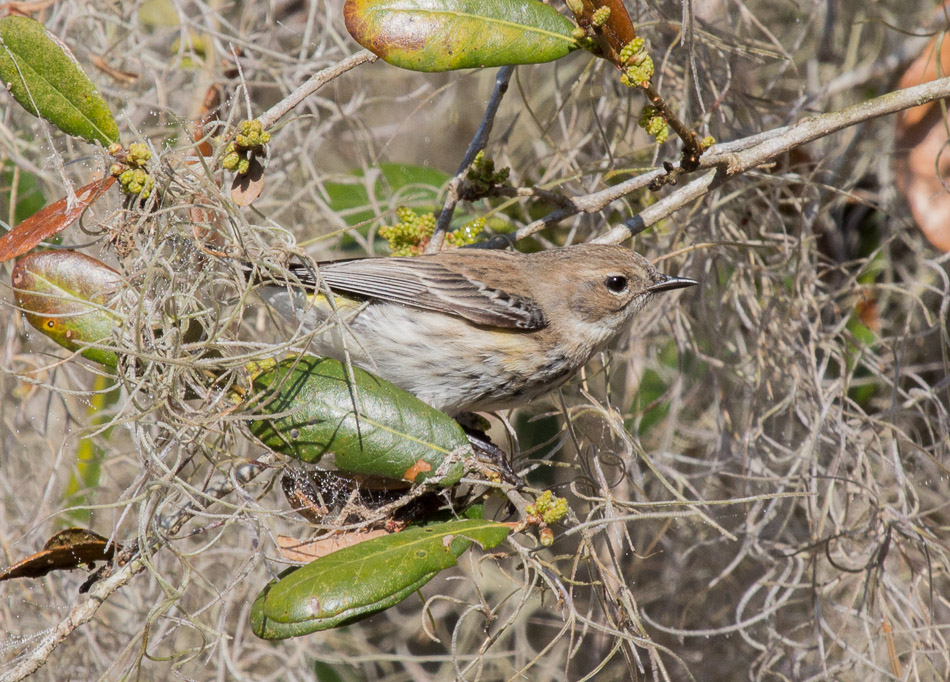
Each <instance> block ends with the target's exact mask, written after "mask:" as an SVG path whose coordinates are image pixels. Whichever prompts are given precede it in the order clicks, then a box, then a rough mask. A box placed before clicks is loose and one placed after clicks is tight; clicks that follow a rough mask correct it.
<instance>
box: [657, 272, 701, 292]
mask: <svg viewBox="0 0 950 682" xmlns="http://www.w3.org/2000/svg"><path fill="white" fill-rule="evenodd" d="M694 284H699V282H697V281H696V280H695V279H689V278H688V277H673V276H671V275H660V279H659V280H658V281H657V282H656V283H654V284H651V285H650V286H648V287H647V291H649V292H650V293H651V294H655V293H657V292H660V291H672V290H673V289H683V288H685V287H691V286H693V285H694Z"/></svg>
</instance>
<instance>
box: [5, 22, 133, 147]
mask: <svg viewBox="0 0 950 682" xmlns="http://www.w3.org/2000/svg"><path fill="white" fill-rule="evenodd" d="M0 80H2V81H3V83H4V84H5V85H6V87H7V89H9V91H10V94H12V95H13V98H14V99H15V100H16V101H17V102H19V103H20V104H21V105H22V106H23V107H24V108H25V109H26V110H27V111H29V112H30V113H31V114H33V115H34V116H40V117H42V118H45V119H46V120H47V121H49V122H50V123H52V124H53V125H55V126H56V127H57V128H59V129H60V130H62V131H63V132H65V133H68V134H70V135H75V136H76V137H81V138H83V139H85V140H89V141H90V142H93V141H95V142H101V143H102V144H103V145H108V144H109V143H111V142H118V140H119V128H118V126H116V123H115V119H114V118H113V117H112V112H110V111H109V107H108V106H107V105H106V103H105V100H103V99H102V96H101V95H100V94H99V92H98V91H97V90H96V88H95V86H94V85H93V84H92V81H90V80H89V78H88V77H87V76H86V74H85V73H83V70H82V68H81V67H80V66H79V63H78V62H77V61H76V58H75V57H73V55H72V53H71V52H70V51H69V48H67V47H66V46H65V45H64V44H63V43H61V42H60V41H59V40H58V39H57V38H55V37H54V36H52V35H51V34H50V33H48V32H47V31H46V29H45V28H44V27H43V24H41V23H39V22H37V21H34V20H33V19H29V18H27V17H21V16H16V15H10V16H6V17H3V18H2V19H0Z"/></svg>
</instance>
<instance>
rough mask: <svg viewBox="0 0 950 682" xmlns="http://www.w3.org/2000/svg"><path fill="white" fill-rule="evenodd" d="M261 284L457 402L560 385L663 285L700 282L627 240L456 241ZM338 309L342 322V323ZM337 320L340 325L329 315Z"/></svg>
mask: <svg viewBox="0 0 950 682" xmlns="http://www.w3.org/2000/svg"><path fill="white" fill-rule="evenodd" d="M291 271H292V272H293V273H294V275H295V276H296V279H297V281H298V284H297V285H296V286H295V285H293V284H290V283H288V284H276V283H267V284H265V285H264V286H263V287H262V290H261V295H262V297H263V298H264V299H265V300H267V301H268V303H270V304H271V305H272V306H273V307H274V308H275V309H277V310H278V311H279V312H281V313H282V314H284V315H287V316H289V317H291V318H292V319H296V320H297V321H298V322H299V323H300V324H301V325H302V326H303V327H304V328H305V329H308V330H314V329H319V328H321V327H323V326H326V327H327V331H326V332H324V333H321V334H317V335H316V336H315V338H314V346H315V348H314V350H315V351H316V352H318V353H321V354H324V355H330V356H333V357H337V358H342V357H343V355H344V349H345V350H346V351H347V352H348V354H349V357H350V359H351V360H352V361H353V362H354V363H355V364H357V365H359V366H361V367H363V368H365V369H367V370H369V371H370V372H373V373H375V374H377V375H378V376H381V377H383V378H384V379H387V380H389V381H391V382H393V383H394V384H396V385H397V386H400V387H402V388H404V389H405V390H408V391H410V392H411V393H414V394H415V395H417V396H418V397H419V398H421V399H422V400H424V401H426V402H428V403H429V404H431V405H433V406H434V407H437V408H439V409H442V410H445V411H447V412H449V413H458V412H463V411H490V410H498V409H505V408H508V407H513V406H516V405H520V404H523V403H526V402H528V401H529V400H531V399H533V398H536V397H538V396H540V395H543V394H545V393H548V392H549V391H551V390H553V389H555V388H557V387H558V386H560V385H561V384H562V383H564V381H566V380H567V379H568V378H569V377H570V376H571V375H572V374H574V373H575V372H576V371H577V370H578V369H580V367H582V366H583V365H584V364H585V363H586V362H587V361H588V360H589V359H590V358H591V356H592V355H593V354H594V353H596V352H598V351H599V350H601V349H603V348H604V347H605V346H606V345H607V344H608V343H610V341H612V340H613V339H614V338H616V337H617V336H618V335H619V334H620V333H621V332H622V331H624V330H625V329H626V328H627V323H628V322H629V320H630V319H631V318H632V317H633V316H634V315H635V314H636V312H637V311H638V310H639V309H640V308H641V307H642V306H643V304H644V303H645V302H646V301H647V300H648V299H649V298H651V296H652V295H653V294H655V293H657V292H660V291H665V290H669V289H676V288H681V287H684V286H689V285H691V284H695V282H693V281H692V280H687V279H679V278H674V277H668V276H667V275H663V274H661V273H658V272H657V271H656V269H655V268H654V267H653V266H652V265H651V264H650V263H649V262H648V261H647V260H646V259H645V258H643V257H642V256H640V255H638V254H636V253H634V252H633V251H631V250H629V249H625V248H622V247H619V246H608V245H593V244H583V245H578V246H571V247H565V248H561V249H553V250H550V251H542V252H538V253H532V254H522V253H518V252H512V251H488V250H479V249H457V250H450V251H443V252H440V253H438V254H432V255H426V256H418V257H415V258H372V259H357V260H349V261H336V262H329V263H321V264H319V273H320V277H321V278H322V281H323V284H324V286H325V287H327V288H328V289H329V290H330V291H332V292H333V293H334V294H336V296H335V297H334V301H335V304H336V306H337V313H334V312H333V311H332V309H331V307H330V305H329V304H328V303H327V301H326V299H325V298H324V297H323V296H322V295H321V294H320V293H319V289H318V288H317V282H316V281H315V278H314V275H313V273H312V272H311V271H310V270H308V269H307V268H305V267H304V266H292V268H291ZM334 319H336V320H337V321H338V322H339V324H332V321H333V320H334ZM328 323H330V324H328Z"/></svg>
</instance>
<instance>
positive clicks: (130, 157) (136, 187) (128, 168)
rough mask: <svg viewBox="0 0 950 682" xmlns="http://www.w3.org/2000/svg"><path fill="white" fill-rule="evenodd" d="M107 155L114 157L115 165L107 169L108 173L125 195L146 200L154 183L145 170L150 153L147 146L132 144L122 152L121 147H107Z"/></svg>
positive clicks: (137, 143) (117, 145)
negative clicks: (117, 182) (115, 179)
mask: <svg viewBox="0 0 950 682" xmlns="http://www.w3.org/2000/svg"><path fill="white" fill-rule="evenodd" d="M109 153H110V154H112V155H113V156H114V157H116V161H115V163H113V164H112V166H111V167H110V168H109V173H110V174H111V175H112V176H113V177H115V178H117V179H118V180H119V186H120V187H122V191H123V192H125V193H126V194H132V195H136V196H138V197H140V198H142V199H148V197H149V196H150V195H151V193H152V189H153V188H154V187H155V181H154V180H153V179H152V176H151V175H149V174H148V171H146V170H145V166H146V165H148V162H149V160H150V159H151V158H152V152H151V150H150V149H149V148H148V145H146V144H143V143H141V142H133V143H132V144H130V145H129V148H128V150H126V151H125V152H123V150H122V145H120V144H118V143H114V144H111V145H109Z"/></svg>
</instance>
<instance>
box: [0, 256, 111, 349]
mask: <svg viewBox="0 0 950 682" xmlns="http://www.w3.org/2000/svg"><path fill="white" fill-rule="evenodd" d="M11 279H12V282H13V290H14V294H15V295H16V301H17V305H18V306H19V307H20V309H21V310H23V313H24V315H25V316H26V319H27V321H28V322H29V323H30V324H31V325H33V326H34V327H36V328H37V329H38V330H39V331H41V332H43V333H44V334H46V335H47V336H48V337H50V338H51V339H53V340H54V341H55V342H56V343H58V344H59V345H61V346H63V347H65V348H68V349H69V350H81V349H84V350H82V354H83V355H84V356H85V357H87V358H89V359H90V360H94V361H95V362H99V363H101V364H103V365H106V366H108V367H115V366H116V363H117V361H118V358H117V356H116V354H115V353H113V352H112V351H109V350H105V349H101V348H89V347H88V345H89V344H93V343H99V344H101V343H103V342H107V341H109V340H111V339H112V330H113V329H114V328H115V327H116V325H117V324H119V318H118V316H117V315H116V314H115V312H114V311H113V310H111V309H110V308H109V303H110V300H111V298H112V296H113V295H114V294H115V293H116V292H117V291H118V290H119V288H120V287H121V286H122V276H121V275H120V274H119V273H118V272H116V271H115V270H113V269H112V268H110V267H109V266H107V265H106V264H105V263H102V262H101V261H98V260H96V259H95V258H91V257H89V256H86V255H84V254H82V253H79V252H78V251H37V252H36V253H31V254H29V255H26V256H24V257H23V258H21V259H20V260H18V261H17V263H16V267H14V268H13V275H12V277H11Z"/></svg>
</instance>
